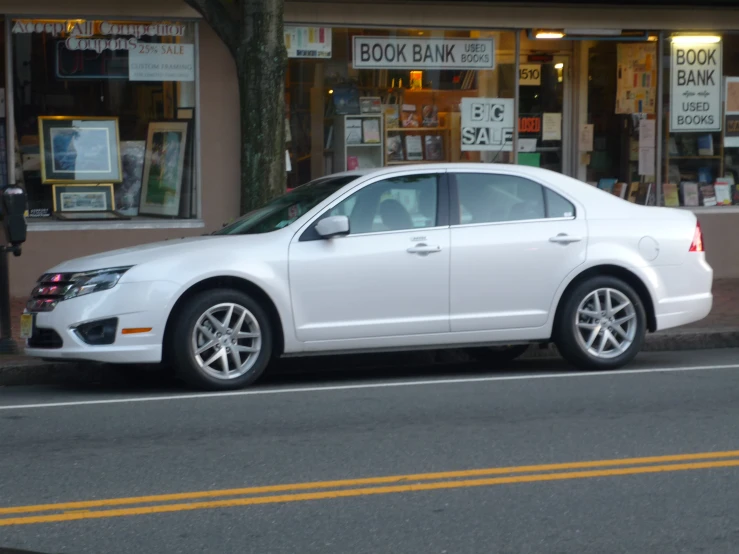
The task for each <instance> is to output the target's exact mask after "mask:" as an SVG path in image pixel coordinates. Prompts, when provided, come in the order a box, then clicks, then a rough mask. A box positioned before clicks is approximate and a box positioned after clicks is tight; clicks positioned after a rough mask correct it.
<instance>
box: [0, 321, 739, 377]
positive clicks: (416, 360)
mask: <svg viewBox="0 0 739 554" xmlns="http://www.w3.org/2000/svg"><path fill="white" fill-rule="evenodd" d="M720 348H739V328H733V327H731V328H718V329H705V330H704V329H700V330H699V329H692V330H684V331H668V332H660V333H654V334H648V335H647V337H646V340H645V343H644V347H643V348H642V351H643V352H664V351H681V350H709V349H720ZM559 357H560V356H559V353H558V352H557V348H556V347H555V346H554V345H553V344H550V345H547V346H544V347H540V346H536V345H532V346H531V347H530V348H529V349H528V351H526V353H525V354H524V355H523V356H521V359H522V360H526V359H543V358H559ZM471 361H473V360H471V358H470V357H469V356H468V355H467V353H466V352H465V351H464V350H429V351H421V352H392V353H381V354H372V355H358V354H354V355H340V356H333V357H330V358H325V357H320V358H313V357H309V358H297V359H288V360H281V361H280V362H278V364H280V365H282V366H283V367H287V368H288V370H289V368H290V367H291V366H293V370H296V371H307V370H310V366H311V365H312V364H314V363H315V364H317V366H318V367H317V368H316V369H320V370H324V369H329V370H332V369H348V368H357V369H359V368H365V369H370V368H383V367H391V366H414V367H419V366H420V367H423V366H431V365H440V364H450V363H458V364H459V363H469V362H471ZM147 377H148V376H146V375H144V377H143V379H144V380H146V379H147ZM131 378H135V379H136V380H139V379H140V378H141V375H140V374H138V373H137V374H136V375H135V376H134V375H132V374H131V375H126V370H120V369H117V368H115V367H114V366H110V365H105V364H95V363H88V364H79V363H70V362H44V361H37V360H33V359H23V358H15V359H13V360H11V361H8V362H7V363H4V362H3V359H2V357H0V387H9V386H23V385H25V386H30V385H75V384H79V385H84V386H90V385H98V384H110V385H118V386H119V385H125V384H130V383H131V382H132V380H131Z"/></svg>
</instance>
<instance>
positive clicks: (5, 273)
mask: <svg viewBox="0 0 739 554" xmlns="http://www.w3.org/2000/svg"><path fill="white" fill-rule="evenodd" d="M11 39H12V34H11V21H10V19H9V18H7V17H6V18H5V114H4V115H5V146H6V156H5V159H6V160H7V163H6V164H5V167H6V168H7V172H8V174H7V175H5V179H6V181H5V186H8V184H15V134H14V133H13V55H12V50H11V48H12V44H11V43H12V40H11ZM7 239H8V238H7V237H4V240H5V243H6V244H3V245H2V247H1V248H0V353H2V354H15V353H16V352H18V345H17V344H16V343H15V341H14V340H13V334H12V332H11V321H10V318H11V316H10V268H9V266H8V247H7V242H8V240H7Z"/></svg>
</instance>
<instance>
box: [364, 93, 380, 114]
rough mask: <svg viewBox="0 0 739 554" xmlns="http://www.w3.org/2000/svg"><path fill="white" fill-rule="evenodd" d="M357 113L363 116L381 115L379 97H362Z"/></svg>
mask: <svg viewBox="0 0 739 554" xmlns="http://www.w3.org/2000/svg"><path fill="white" fill-rule="evenodd" d="M359 111H360V112H361V113H363V114H375V113H382V102H381V100H380V97H379V96H364V97H362V98H360V99H359Z"/></svg>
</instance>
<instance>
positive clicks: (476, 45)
mask: <svg viewBox="0 0 739 554" xmlns="http://www.w3.org/2000/svg"><path fill="white" fill-rule="evenodd" d="M353 50H354V52H353V56H352V62H353V65H354V68H355V69H418V70H424V69H457V70H465V69H467V70H471V69H495V42H494V40H493V39H492V38H486V39H449V38H421V37H419V38H412V37H366V36H362V35H356V36H355V37H354V49H353Z"/></svg>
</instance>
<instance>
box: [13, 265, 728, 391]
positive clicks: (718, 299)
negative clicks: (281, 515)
mask: <svg viewBox="0 0 739 554" xmlns="http://www.w3.org/2000/svg"><path fill="white" fill-rule="evenodd" d="M713 294H714V299H713V309H712V310H711V313H710V314H709V315H708V317H707V318H705V319H703V320H702V321H698V322H696V323H693V324H691V325H689V326H685V327H678V328H676V329H668V330H666V331H660V332H658V333H651V334H648V335H647V341H646V344H645V347H644V350H647V351H660V350H661V351H664V350H694V349H695V350H698V349H708V348H735V347H739V279H723V280H717V281H715V282H714V285H713ZM24 305H25V299H22V298H14V299H13V301H12V306H11V309H12V312H11V314H12V323H13V329H12V331H13V338H14V339H15V340H16V343H17V344H18V345H19V347H20V348H21V349H22V345H23V341H21V339H20V335H19V333H20V330H19V327H18V326H19V324H20V318H19V315H20V314H21V313H22V312H23V307H24ZM549 356H557V351H556V349H555V348H554V347H550V348H544V349H539V348H533V347H532V348H530V349H529V351H528V352H527V353H526V354H525V357H536V358H539V357H549ZM414 357H416V358H419V360H418V361H423V363H434V362H435V361H437V360H439V359H445V360H449V359H450V357H449V355H444V354H442V355H441V356H436V355H433V354H432V353H425V354H419V353H416V354H407V355H402V358H403V360H406V359H407V361H408V363H414V361H413V359H414ZM340 358H341V359H339V358H335V359H334V360H335V362H337V363H341V364H342V365H345V366H347V367H349V366H366V365H367V364H369V365H372V366H375V365H386V364H387V363H392V362H388V361H387V360H388V359H392V360H394V361H395V363H398V362H399V360H398V358H399V355H398V354H390V355H377V356H347V357H344V356H341V357H340ZM452 359H457V356H456V355H452ZM460 361H462V359H461V358H460ZM72 365H73V364H59V363H53V362H44V361H41V360H35V359H31V358H27V357H26V356H24V355H23V354H20V353H19V354H15V355H9V354H8V355H0V386H3V385H7V384H20V383H24V384H32V383H31V382H29V381H41V382H44V383H46V382H49V379H51V381H52V382H57V381H58V378H55V374H57V373H60V372H64V373H67V372H69V371H72V372H74V373H80V372H82V374H84V375H89V374H90V370H84V369H81V368H80V369H78V368H72V367H71V366H72ZM331 365H333V364H331ZM60 370H61V371H60ZM92 371H93V372H94V371H99V370H95V369H93V370H92ZM32 374H33V375H35V376H36V377H32Z"/></svg>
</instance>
